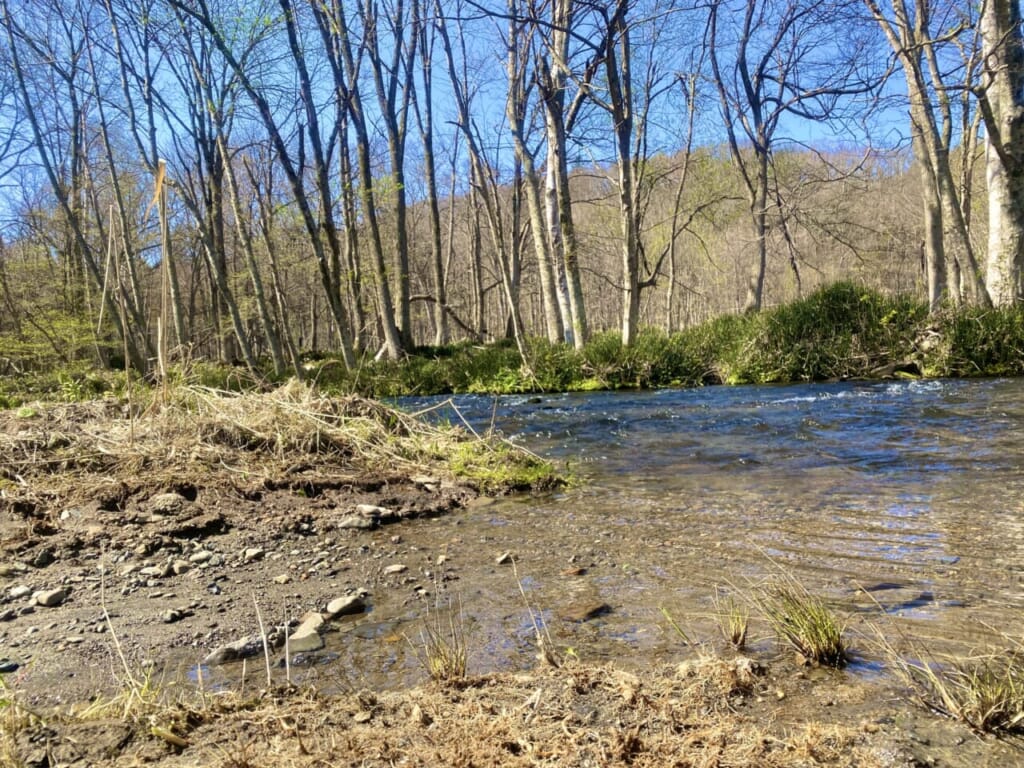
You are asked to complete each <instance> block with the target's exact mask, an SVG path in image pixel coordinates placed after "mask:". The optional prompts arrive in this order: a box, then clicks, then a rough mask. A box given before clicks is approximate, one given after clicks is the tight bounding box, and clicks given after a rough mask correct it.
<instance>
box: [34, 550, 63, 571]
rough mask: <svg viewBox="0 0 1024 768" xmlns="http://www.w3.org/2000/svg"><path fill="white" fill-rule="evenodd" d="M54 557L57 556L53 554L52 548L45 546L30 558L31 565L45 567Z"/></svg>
mask: <svg viewBox="0 0 1024 768" xmlns="http://www.w3.org/2000/svg"><path fill="white" fill-rule="evenodd" d="M56 559H57V556H56V555H54V554H53V550H52V549H50V548H49V547H47V548H46V549H41V550H39V552H38V553H37V554H36V556H35V557H34V558H32V567H33V568H45V567H46V566H48V565H49V564H50V563H52V562H53V561H55V560H56Z"/></svg>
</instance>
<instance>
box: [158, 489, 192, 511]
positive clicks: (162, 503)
mask: <svg viewBox="0 0 1024 768" xmlns="http://www.w3.org/2000/svg"><path fill="white" fill-rule="evenodd" d="M186 504H188V499H186V498H185V497H184V496H182V495H181V494H180V493H158V494H157V495H156V496H153V497H152V498H151V499H150V500H149V511H150V512H151V513H153V514H154V515H174V514H177V513H178V512H181V510H182V509H184V508H185V505H186Z"/></svg>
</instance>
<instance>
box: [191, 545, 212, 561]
mask: <svg viewBox="0 0 1024 768" xmlns="http://www.w3.org/2000/svg"><path fill="white" fill-rule="evenodd" d="M211 557H213V552H210V551H209V550H206V549H200V550H199V551H198V552H193V553H192V554H191V555H189V558H188V561H189V562H190V563H193V564H195V565H199V564H200V563H205V562H206V561H207V560H209V559H210V558H211Z"/></svg>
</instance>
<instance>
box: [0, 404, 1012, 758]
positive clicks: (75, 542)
mask: <svg viewBox="0 0 1024 768" xmlns="http://www.w3.org/2000/svg"><path fill="white" fill-rule="evenodd" d="M94 410H95V409H94ZM79 416H80V414H79V415H77V416H76V415H75V412H74V411H68V412H66V413H64V415H63V416H61V419H60V426H61V429H60V430H57V429H55V428H54V423H53V422H52V421H50V422H47V423H48V425H49V426H48V428H47V429H46V430H42V432H44V433H46V434H49V435H56V434H60V435H67V434H70V433H71V432H73V431H74V425H75V424H76V423H84V422H85V421H86V420H85V419H83V418H79ZM94 417H95V413H93V414H92V416H91V417H90V420H89V423H91V424H95V423H96V420H95V418H94ZM36 431H37V432H38V431H39V430H36ZM25 432H26V428H25V424H24V423H23V422H19V421H17V420H16V419H15V417H14V416H13V415H8V416H2V415H0V434H7V435H15V434H17V435H22V436H24V434H25ZM40 434H41V433H40ZM36 437H37V438H38V437H39V435H38V434H37V435H36ZM40 440H41V438H40ZM40 440H37V441H36V442H37V443H40V445H43V446H49V447H48V448H46V450H43V448H40V450H39V456H38V458H39V459H40V460H41V461H44V462H45V461H46V457H47V456H48V455H50V454H48V453H47V451H51V452H52V451H56V450H59V448H60V445H59V444H61V442H62V440H63V438H61V439H60V440H56V441H54V440H52V439H50V438H47V439H46V440H42V442H40ZM22 442H24V441H22ZM304 460H305V459H303V458H302V457H295V461H297V462H301V461H304ZM150 469H151V470H152V471H151V472H147V471H140V472H137V473H136V474H133V475H128V474H124V473H121V474H118V473H117V472H113V471H111V469H110V467H109V466H108V467H106V471H107V474H105V475H102V476H94V475H89V474H87V473H83V474H77V475H74V474H73V473H71V475H69V472H70V470H67V469H66V470H62V471H58V472H54V473H50V474H48V475H46V476H45V477H49V478H50V479H49V481H45V478H44V476H43V475H39V476H34V478H35V479H31V481H30V479H25V482H24V483H18V479H19V478H21V475H18V474H17V473H15V472H13V471H11V470H8V475H7V476H8V478H10V477H11V476H12V475H13V476H15V477H14V480H13V481H12V480H10V479H9V480H8V481H7V484H6V485H4V486H0V490H2V493H3V495H2V496H0V501H2V502H3V503H2V504H0V588H2V593H0V619H2V620H0V664H3V665H4V666H3V669H4V670H5V672H6V674H5V675H4V676H3V686H4V688H3V689H2V691H0V713H2V718H3V719H2V720H0V723H2V725H3V732H2V733H0V744H2V747H0V764H4V765H8V764H9V765H12V766H32V768H42V767H44V766H45V767H47V768H55V767H56V766H106V765H110V766H113V765H141V764H153V765H160V766H192V765H213V766H221V767H222V768H243V767H244V766H291V765H296V766H323V765H332V766H340V765H353V766H355V765H360V766H362V765H373V766H377V765H380V766H385V765H417V766H419V765H422V766H427V765H431V766H434V765H464V766H471V765H472V766H491V765H493V766H515V765H524V766H525V765H566V766H605V765H648V766H662V765H666V766H667V765H678V766H705V765H706V766H713V765H723V766H725V765H731V766H751V767H753V766H797V765H801V766H802V765H835V766H855V765H856V766H875V765H878V766H919V765H920V766H923V765H935V766H943V765H945V766H957V765H962V766H984V765H992V766H996V765H999V766H1002V765H1014V764H1022V763H1024V752H1021V751H1020V750H1019V748H1018V747H1017V746H1015V745H1013V744H1007V743H1005V742H997V741H995V740H993V739H991V738H987V737H986V738H980V737H977V736H975V735H973V734H972V733H970V731H968V730H967V729H966V728H964V727H962V726H960V725H958V724H956V723H952V722H950V721H946V720H939V719H937V718H935V717H933V716H931V715H929V714H928V713H926V712H924V711H921V710H917V709H914V708H912V707H911V706H910V705H909V704H908V703H907V702H906V701H905V700H887V701H879V700H878V699H877V692H878V689H877V687H872V686H871V685H868V684H864V683H850V682H849V681H848V680H847V681H841V680H840V679H839V678H838V677H837V676H836V675H834V674H832V673H830V672H828V671H826V670H806V669H801V668H798V667H796V666H795V665H794V664H793V662H792V659H783V660H779V661H777V662H776V663H772V664H771V665H766V664H765V663H764V662H763V661H752V660H750V659H746V658H743V657H736V658H732V659H729V658H705V657H697V658H695V659H693V660H692V661H691V662H687V663H686V664H684V665H683V666H677V665H673V666H658V667H654V668H651V669H650V670H648V671H645V673H644V674H643V675H642V676H638V675H637V674H636V673H635V672H630V671H627V670H625V669H622V668H617V667H616V666H614V665H604V666H595V665H587V664H585V663H582V662H579V661H577V660H574V659H571V658H565V659H559V658H553V660H554V661H555V662H556V665H554V666H552V665H550V664H543V663H541V662H538V666H537V668H536V669H535V670H533V671H530V672H524V673H520V674H512V673H508V674H493V675H482V676H476V677H471V678H467V679H459V680H456V681H454V682H452V683H449V684H444V685H442V684H439V683H431V682H426V683H424V684H422V685H420V686H418V687H416V688H413V689H411V690H404V691H370V690H338V689H337V686H335V687H334V689H332V690H317V689H316V688H315V687H314V686H313V685H312V684H299V685H297V686H293V685H287V686H281V685H280V684H279V682H277V681H280V680H281V679H282V673H281V672H280V670H279V669H278V666H277V665H279V664H281V663H283V661H284V658H285V648H283V647H281V643H282V641H283V639H284V637H285V636H286V635H289V634H291V633H293V632H294V630H295V628H296V626H297V625H298V623H299V622H300V619H301V618H302V617H303V615H304V614H307V613H308V612H324V611H325V610H326V607H327V605H328V603H329V602H330V601H332V600H334V599H336V598H341V597H346V596H350V597H356V598H358V599H359V600H360V601H362V602H363V603H365V604H367V605H372V602H373V600H374V596H375V595H377V594H381V593H384V592H386V591H388V590H393V589H396V588H397V587H398V586H399V585H401V588H402V589H403V590H405V591H407V592H408V593H409V594H410V595H412V596H413V597H411V598H410V599H415V594H416V587H417V585H416V584H414V583H412V582H414V581H415V580H416V579H417V578H421V577H423V576H427V577H429V578H432V579H437V580H440V581H443V580H444V578H445V567H444V563H443V560H442V561H441V562H438V560H437V558H436V555H435V554H434V553H429V556H430V562H433V563H435V564H436V567H437V570H438V571H439V573H436V574H431V573H429V572H424V571H423V569H422V568H420V569H419V572H418V573H416V574H415V575H410V573H407V572H405V571H402V570H400V569H395V568H394V567H389V566H393V565H394V563H395V554H396V553H400V554H402V555H403V556H405V557H406V558H409V559H410V562H411V558H414V557H417V556H419V555H423V554H424V553H422V552H420V551H419V549H418V546H417V542H416V541H414V540H410V539H409V538H407V537H408V536H409V533H408V530H407V529H408V526H403V525H402V521H403V520H408V519H410V518H413V517H422V516H436V515H458V514H459V513H460V510H461V509H462V508H463V507H464V506H465V505H466V504H470V503H473V499H474V497H475V496H476V495H477V493H476V491H475V490H474V489H473V488H471V487H468V486H466V485H463V484H460V483H458V482H457V481H455V480H454V479H453V478H452V477H451V476H449V475H446V474H444V472H443V469H442V468H439V467H429V466H428V467H420V468H419V469H413V468H409V469H406V470H405V471H395V470H394V468H393V467H382V468H381V469H380V471H378V472H374V471H372V469H369V468H367V467H365V466H363V467H360V468H358V471H356V470H355V469H353V468H352V467H351V466H347V467H339V466H338V465H336V464H335V465H332V466H326V465H317V466H311V467H309V468H306V469H304V470H303V471H302V472H301V473H299V475H297V476H295V475H293V476H292V477H291V479H289V480H287V481H285V480H283V479H282V478H276V479H275V478H269V479H268V478H267V477H266V476H263V477H260V478H252V477H250V476H248V475H246V476H234V477H226V476H225V474H224V472H220V473H218V472H215V471H210V472H204V473H192V474H188V473H184V474H180V475H175V474H174V473H173V472H168V471H167V469H168V467H166V466H165V467H150ZM343 469H344V471H342V470H343ZM181 471H182V472H184V470H181ZM225 471H226V470H225ZM435 471H436V472H435ZM230 474H231V473H230V472H227V475H230ZM72 475H73V477H74V478H78V482H79V486H77V487H76V486H75V485H74V484H70V485H69V484H68V483H67V482H66V481H67V480H68V478H69V476H72ZM54 478H57V479H59V480H60V483H56V480H55V479H54ZM22 479H24V478H22ZM47 483H49V484H47ZM55 483H56V484H55ZM57 486H59V490H54V488H56V487H57ZM26 489H27V490H26ZM360 505H369V506H360ZM371 508H376V510H375V511H373V510H371ZM360 519H362V520H364V521H368V522H364V523H359V524H361V525H362V524H365V525H367V526H368V527H365V528H362V527H356V528H352V527H346V526H348V525H354V524H357V523H358V521H359V520H360ZM420 559H421V560H422V559H423V558H422V557H420ZM460 578H461V579H463V580H471V579H472V574H471V573H466V572H463V573H461V574H460ZM430 586H431V584H430V583H429V582H428V583H427V584H425V588H429V587H430ZM424 591H426V590H425V589H424ZM46 593H49V594H46ZM48 602H52V603H53V605H52V606H50V607H47V605H45V603H48ZM357 605H358V604H357ZM344 620H345V619H344V618H336V619H334V620H332V621H338V622H343V621H344ZM332 621H328V623H327V624H326V625H325V629H326V630H327V631H330V630H331V629H332ZM261 628H262V631H261ZM261 634H262V635H263V636H265V637H266V639H267V643H268V646H267V653H266V654H264V652H263V648H262V642H261V643H259V646H260V647H258V648H256V652H255V653H254V654H253V655H252V656H251V658H249V659H247V660H246V661H244V662H239V661H235V662H232V663H230V664H227V665H225V666H224V667H219V666H217V665H216V664H215V663H214V662H212V661H211V662H210V663H209V664H206V665H203V663H202V662H203V660H204V659H205V658H207V657H208V655H209V654H211V653H212V652H214V651H216V650H217V649H218V648H223V647H224V646H225V645H226V644H230V643H234V642H236V641H239V640H244V639H245V638H253V637H255V638H259V637H260V636H261ZM250 650H252V649H250ZM288 650H289V657H288V660H289V662H290V663H291V662H298V663H299V664H301V663H302V662H303V657H302V655H301V654H295V653H290V651H291V648H289V649H288ZM312 653H314V654H315V650H314V651H313V652H312ZM582 655H584V656H585V649H583V653H582ZM297 656H298V658H296V657H297ZM305 658H306V660H308V659H309V658H310V657H309V656H308V655H307V656H306V657H305ZM264 659H266V660H267V662H268V663H270V664H271V665H273V666H274V668H275V674H274V680H275V683H274V684H272V685H270V686H267V685H266V684H265V680H264V682H263V684H262V685H261V684H260V683H259V682H256V683H255V684H254V682H253V681H254V680H256V681H259V679H260V678H261V675H262V673H261V672H260V670H262V669H263V667H264ZM242 664H246V665H248V670H249V672H248V678H247V680H248V682H244V683H239V682H238V680H239V678H240V676H239V675H238V674H237V671H238V668H239V667H240V666H241V665H242ZM632 666H633V668H634V669H635V668H636V663H635V660H634V661H633V665H632ZM224 668H226V669H229V670H234V671H235V674H234V677H233V682H231V683H229V684H227V685H219V686H211V685H210V684H209V679H207V680H205V681H204V679H203V678H204V675H205V676H212V677H216V676H218V675H220V674H221V672H220V670H221V669H224ZM254 670H255V671H256V672H254ZM227 677H228V678H231V677H232V674H231V673H228V674H227ZM245 686H247V687H245ZM4 704H8V705H10V706H6V707H4V706H2V705H4Z"/></svg>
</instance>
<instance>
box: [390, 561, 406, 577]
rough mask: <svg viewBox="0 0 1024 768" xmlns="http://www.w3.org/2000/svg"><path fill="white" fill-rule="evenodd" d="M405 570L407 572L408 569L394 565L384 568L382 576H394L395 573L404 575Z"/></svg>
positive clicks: (397, 564) (401, 565) (400, 564)
mask: <svg viewBox="0 0 1024 768" xmlns="http://www.w3.org/2000/svg"><path fill="white" fill-rule="evenodd" d="M407 570H409V569H408V567H406V566H405V565H403V564H402V563H395V564H394V565H389V566H387V567H386V568H384V575H385V576H394V575H395V574H397V573H405V572H406V571H407Z"/></svg>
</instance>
